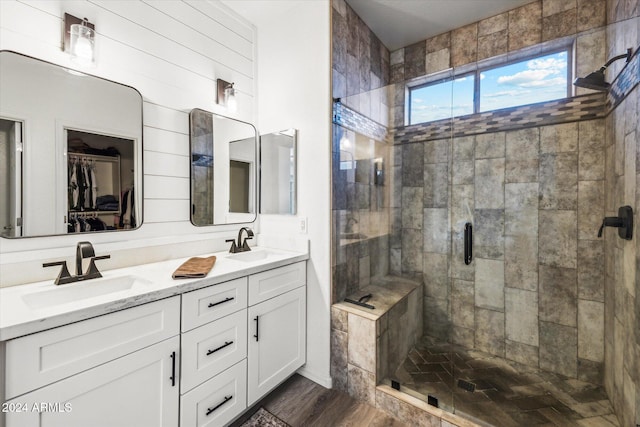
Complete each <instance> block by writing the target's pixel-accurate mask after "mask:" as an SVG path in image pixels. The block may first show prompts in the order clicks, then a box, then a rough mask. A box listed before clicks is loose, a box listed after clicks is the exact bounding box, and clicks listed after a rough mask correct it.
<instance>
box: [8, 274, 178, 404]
mask: <svg viewBox="0 0 640 427" xmlns="http://www.w3.org/2000/svg"><path fill="white" fill-rule="evenodd" d="M87 286H91V284H89V283H87ZM179 319H180V298H179V297H177V296H176V297H172V298H167V299H164V300H161V301H157V302H153V303H149V304H144V305H141V306H138V307H133V308H129V309H127V310H122V311H117V312H115V313H111V314H106V315H104V316H99V317H94V318H91V319H88V320H84V321H82V322H77V323H72V324H70V325H66V326H61V327H59V328H55V329H50V330H48V331H44V332H39V333H37V334H33V335H27V336H25V337H21V338H16V339H14V340H10V341H8V342H7V345H6V398H11V397H14V396H18V395H20V394H23V393H26V392H28V391H30V390H34V389H36V388H39V387H42V386H44V385H46V384H50V383H52V382H54V381H58V380H60V379H62V378H66V377H69V376H71V375H74V374H77V373H79V372H82V371H85V370H87V369H89V368H92V367H94V366H97V365H100V364H102V363H105V362H108V361H110V360H113V359H116V358H118V357H121V356H124V355H126V354H129V353H132V352H134V351H136V350H139V349H141V348H144V347H147V346H149V345H151V344H154V343H157V342H159V341H162V340H164V339H167V338H170V337H172V336H174V335H178V334H179V333H180V331H179V328H178V321H179Z"/></svg>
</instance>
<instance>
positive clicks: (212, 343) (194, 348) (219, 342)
mask: <svg viewBox="0 0 640 427" xmlns="http://www.w3.org/2000/svg"><path fill="white" fill-rule="evenodd" d="M245 357H247V310H246V309H244V310H241V311H238V312H236V313H234V314H230V315H229V316H226V317H223V318H222V319H219V320H216V321H215V322H211V323H207V324H206V325H203V326H200V327H199V328H196V329H193V330H191V331H189V332H187V333H185V334H183V335H182V370H181V371H182V379H181V381H182V382H181V385H182V387H181V390H182V392H183V393H184V392H186V391H188V390H191V389H192V388H193V387H195V386H196V385H198V384H200V383H202V382H204V381H206V380H208V379H209V378H211V377H213V376H215V375H217V374H219V373H220V372H222V371H224V370H225V369H227V368H228V367H230V366H231V365H235V364H236V363H237V362H239V361H240V360H242V359H244V358H245Z"/></svg>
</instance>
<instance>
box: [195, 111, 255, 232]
mask: <svg viewBox="0 0 640 427" xmlns="http://www.w3.org/2000/svg"><path fill="white" fill-rule="evenodd" d="M189 128H190V131H189V135H190V138H189V141H190V146H191V147H190V148H191V222H192V223H193V225H197V226H206V225H220V224H237V223H246V222H252V221H254V220H255V219H256V211H257V209H256V207H257V206H256V205H257V185H256V182H257V164H258V162H257V151H258V149H257V145H258V144H257V142H258V137H257V132H256V129H255V127H253V125H252V124H250V123H246V122H243V121H240V120H236V119H231V118H228V117H224V116H220V115H218V114H214V113H211V112H209V111H205V110H201V109H197V108H196V109H193V110H191V113H189Z"/></svg>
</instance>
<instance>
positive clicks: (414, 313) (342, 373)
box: [331, 281, 422, 406]
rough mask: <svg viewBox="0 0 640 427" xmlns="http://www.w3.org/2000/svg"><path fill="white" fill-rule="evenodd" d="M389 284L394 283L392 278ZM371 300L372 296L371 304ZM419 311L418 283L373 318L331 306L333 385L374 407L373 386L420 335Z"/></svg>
mask: <svg viewBox="0 0 640 427" xmlns="http://www.w3.org/2000/svg"><path fill="white" fill-rule="evenodd" d="M389 286H393V284H392V281H390V282H389ZM374 300H375V297H374V298H372V300H371V303H372V304H375V301H374ZM363 310H365V309H363ZM421 311H422V289H421V288H420V287H419V286H416V287H415V288H413V289H412V290H411V291H410V292H409V293H408V294H407V295H405V296H404V297H403V298H402V299H400V300H399V301H398V302H397V303H396V304H394V305H393V306H392V307H391V308H390V309H389V310H388V311H387V312H386V313H384V314H382V315H381V316H380V317H379V318H378V319H376V320H373V319H369V318H367V317H364V316H361V315H359V314H357V313H355V312H348V311H346V310H344V309H342V308H341V307H340V306H338V305H334V306H333V307H332V308H331V377H332V379H333V385H334V387H335V388H336V389H338V390H341V391H345V392H348V393H349V394H350V395H351V396H353V397H355V398H357V399H359V400H361V401H363V402H367V403H369V404H371V405H374V406H375V404H376V403H375V387H376V385H377V384H379V383H380V382H381V381H382V380H383V379H384V378H388V377H389V376H390V375H391V374H392V373H393V371H394V370H395V369H396V367H397V366H399V365H400V364H401V363H402V361H403V360H404V358H405V357H407V355H408V354H409V351H410V350H411V349H412V348H413V347H414V345H415V344H416V342H417V341H418V339H420V337H421V336H422V317H421V315H422V313H421Z"/></svg>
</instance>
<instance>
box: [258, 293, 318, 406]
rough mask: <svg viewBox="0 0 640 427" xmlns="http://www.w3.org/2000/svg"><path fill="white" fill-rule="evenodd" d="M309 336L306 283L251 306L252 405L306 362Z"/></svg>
mask: <svg viewBox="0 0 640 427" xmlns="http://www.w3.org/2000/svg"><path fill="white" fill-rule="evenodd" d="M305 338H306V288H305V287H301V288H297V289H294V290H293V291H289V292H287V293H285V294H282V295H280V296H277V297H275V298H272V299H270V300H267V301H264V302H262V303H260V304H258V305H255V306H253V307H249V338H248V339H249V346H248V357H247V358H248V379H247V383H248V402H247V405H248V406H251V405H253V404H254V403H255V402H256V401H258V399H260V398H261V397H262V396H264V395H265V394H266V393H268V392H269V391H270V390H271V389H273V388H274V387H275V386H277V385H278V384H279V383H280V382H282V381H283V380H284V379H286V378H287V377H288V376H290V375H291V374H293V373H294V372H295V371H296V369H298V368H299V367H301V366H302V365H304V363H305V361H306V339H305Z"/></svg>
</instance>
